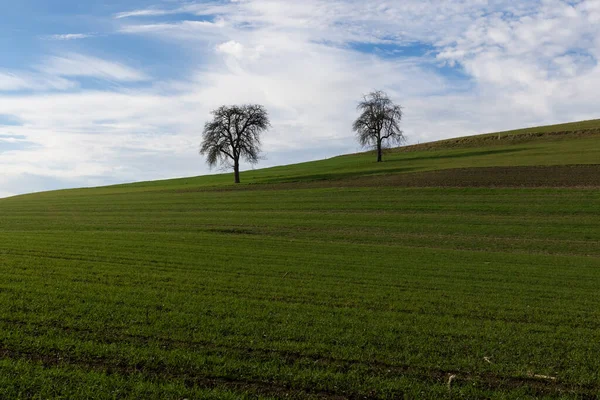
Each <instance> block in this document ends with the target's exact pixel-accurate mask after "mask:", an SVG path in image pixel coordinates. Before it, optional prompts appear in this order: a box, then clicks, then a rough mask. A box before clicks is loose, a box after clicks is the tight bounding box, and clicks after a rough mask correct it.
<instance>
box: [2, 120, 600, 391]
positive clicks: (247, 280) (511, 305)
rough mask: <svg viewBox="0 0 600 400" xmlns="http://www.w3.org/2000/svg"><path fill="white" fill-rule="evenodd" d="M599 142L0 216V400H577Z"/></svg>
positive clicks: (454, 147) (200, 183) (299, 175)
mask: <svg viewBox="0 0 600 400" xmlns="http://www.w3.org/2000/svg"><path fill="white" fill-rule="evenodd" d="M599 129H600V121H587V122H583V123H575V124H567V125H559V126H554V127H542V128H533V129H528V130H522V131H515V132H505V133H500V134H498V133H495V134H488V135H480V136H472V137H470V138H462V139H451V140H448V141H442V142H435V143H432V144H426V145H417V146H412V147H410V148H402V149H394V150H390V151H389V152H388V154H386V155H385V156H384V160H385V162H384V163H379V164H378V163H375V162H374V160H375V158H374V156H373V154H372V153H368V152H367V153H361V154H355V155H347V156H341V157H335V158H332V159H328V160H323V161H318V162H311V163H303V164H296V165H290V166H282V167H276V168H269V169H263V170H256V171H249V172H245V173H243V174H242V181H243V182H244V183H243V184H241V185H237V186H234V185H232V184H231V183H230V182H231V181H232V176H231V174H225V175H214V176H206V177H196V178H185V179H175V180H167V181H156V182H142V183H136V184H129V185H117V186H111V187H103V188H94V189H79V190H67V191H55V192H46V193H38V194H32V195H25V196H17V197H13V198H8V199H3V200H0V398H54V397H63V398H107V399H108V398H111V399H112V398H156V399H163V398H174V399H183V398H190V399H191V398H194V399H195V398H230V399H238V398H316V399H321V398H323V399H342V398H356V399H358V398H361V399H362V398H368V399H369V398H372V399H375V398H389V399H396V398H403V397H405V398H431V399H440V398H514V399H517V398H518V399H523V398H542V397H547V398H596V397H598V396H600V375H599V371H600V359H599V358H598V357H597V355H598V354H600V290H598V288H600V229H599V228H598V227H599V226H600V215H599V213H598V210H599V208H598V207H599V206H598V204H600V191H599V190H598V188H600V167H599V165H598V164H600V141H599V139H600V132H599ZM489 138H492V139H489Z"/></svg>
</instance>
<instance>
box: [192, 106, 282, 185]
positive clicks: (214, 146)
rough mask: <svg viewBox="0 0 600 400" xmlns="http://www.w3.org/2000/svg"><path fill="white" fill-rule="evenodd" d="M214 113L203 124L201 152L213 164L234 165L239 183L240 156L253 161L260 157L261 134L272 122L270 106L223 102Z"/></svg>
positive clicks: (251, 162)
mask: <svg viewBox="0 0 600 400" xmlns="http://www.w3.org/2000/svg"><path fill="white" fill-rule="evenodd" d="M212 115H213V119H212V121H208V122H206V124H204V131H203V133H202V144H201V145H200V154H202V155H205V156H206V161H207V163H208V165H209V166H210V167H213V166H215V165H217V164H219V163H221V164H225V165H228V166H230V167H233V172H234V176H235V183H240V159H242V160H245V161H247V162H249V163H250V164H256V163H258V161H259V160H260V144H261V141H260V135H261V134H262V133H263V132H265V131H266V130H267V129H269V127H270V126H271V123H270V122H269V115H268V113H267V110H266V109H265V108H264V107H263V106H262V105H259V104H245V105H241V106H237V105H234V106H221V107H219V108H217V109H216V110H214V111H212Z"/></svg>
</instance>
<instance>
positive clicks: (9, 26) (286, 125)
mask: <svg viewBox="0 0 600 400" xmlns="http://www.w3.org/2000/svg"><path fill="white" fill-rule="evenodd" d="M0 1H2V13H0V54H1V56H0V196H8V195H12V194H19V193H25V192H30V191H37V190H48V189H58V188H66V187H79V186H93V185H103V184H111V183H117V182H130V181H139V180H149V179H163V178H169V177H180V176H192V175H200V174H204V173H208V172H210V171H209V169H208V168H207V166H206V164H205V163H204V161H203V160H202V158H201V157H200V156H199V155H198V152H197V151H198V145H199V142H200V139H201V130H202V126H203V124H204V122H205V121H206V119H207V118H208V117H209V112H210V110H211V109H214V108H216V107H217V106H219V105H221V104H234V103H246V102H257V103H261V104H264V105H265V106H266V107H267V109H268V110H269V112H270V115H271V119H272V125H273V127H272V129H271V130H270V131H269V132H268V133H267V134H265V136H264V151H265V156H266V159H265V161H263V162H261V164H260V165H259V166H271V165H277V164H284V163H291V162H300V161H307V160H313V159H318V158H323V157H330V156H334V155H337V154H341V153H348V152H354V151H358V150H359V147H358V145H357V144H356V142H355V141H354V139H353V136H352V132H351V129H350V127H351V123H352V120H353V118H355V105H356V101H357V100H358V99H359V98H360V96H361V95H362V94H364V93H366V92H368V91H370V90H373V89H383V90H386V91H387V92H388V93H389V94H390V95H391V96H392V97H393V99H394V100H396V101H397V102H398V103H400V104H402V106H403V107H404V110H405V117H404V121H403V129H404V130H405V133H406V135H407V136H408V139H409V142H410V143H416V142H423V141H427V140H435V139H441V138H446V137H453V136H462V135H469V134H475V133H481V132H488V131H495V130H503V129H509V128H516V127H521V126H531V125H536V124H544V123H554V122H562V121H570V120H579V119H591V118H598V117H600V115H599V113H600V111H598V110H600V107H599V106H600V104H599V102H600V101H599V100H598V99H597V95H596V94H597V93H598V92H599V91H600V67H599V66H598V57H599V56H600V39H599V38H600V29H599V28H598V27H599V26H600V2H599V1H598V0H582V1H560V0H539V1H537V0H536V1H533V0H531V1H521V2H514V1H507V0H489V1H484V2H482V1H475V0H473V1H469V0H453V1H439V0H436V1H434V0H403V1H400V0H397V1H391V0H372V1H368V2H365V1H359V0H305V1H302V2H298V1H291V0H237V1H230V0H219V1H193V0H189V1H178V0H164V1H160V0H139V1H137V0H136V1H124V0H119V1H117V0H108V1H106V0H104V1H72V0H58V1H57V0H54V1H42V0H20V1H6V0H0ZM213 172H214V171H213ZM217 172H218V171H217Z"/></svg>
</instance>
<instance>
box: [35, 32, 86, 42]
mask: <svg viewBox="0 0 600 400" xmlns="http://www.w3.org/2000/svg"><path fill="white" fill-rule="evenodd" d="M94 36H95V34H92V33H64V34H56V35H48V36H43V37H42V38H44V39H47V40H79V39H87V38H91V37H94Z"/></svg>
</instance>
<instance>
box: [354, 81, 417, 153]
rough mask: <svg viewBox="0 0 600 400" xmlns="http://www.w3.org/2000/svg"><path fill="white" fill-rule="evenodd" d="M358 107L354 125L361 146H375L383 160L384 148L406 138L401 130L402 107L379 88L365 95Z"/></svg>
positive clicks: (400, 142)
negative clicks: (358, 113) (357, 115)
mask: <svg viewBox="0 0 600 400" xmlns="http://www.w3.org/2000/svg"><path fill="white" fill-rule="evenodd" d="M356 108H357V110H358V111H359V112H360V115H359V117H358V118H357V119H356V121H354V124H353V125H352V129H353V130H354V132H356V138H357V139H358V142H359V143H360V144H361V146H363V147H372V148H375V149H376V150H377V162H381V161H382V154H383V151H382V150H383V148H385V147H387V146H391V145H393V144H398V145H400V144H402V143H403V142H404V141H405V140H406V138H405V137H404V134H403V132H402V131H401V130H400V120H401V119H402V107H400V106H399V105H397V104H394V102H392V100H391V99H390V98H389V96H388V95H387V93H385V92H383V91H381V90H377V91H374V92H371V93H369V94H367V95H365V96H363V99H362V101H360V103H358V106H357V107H356Z"/></svg>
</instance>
